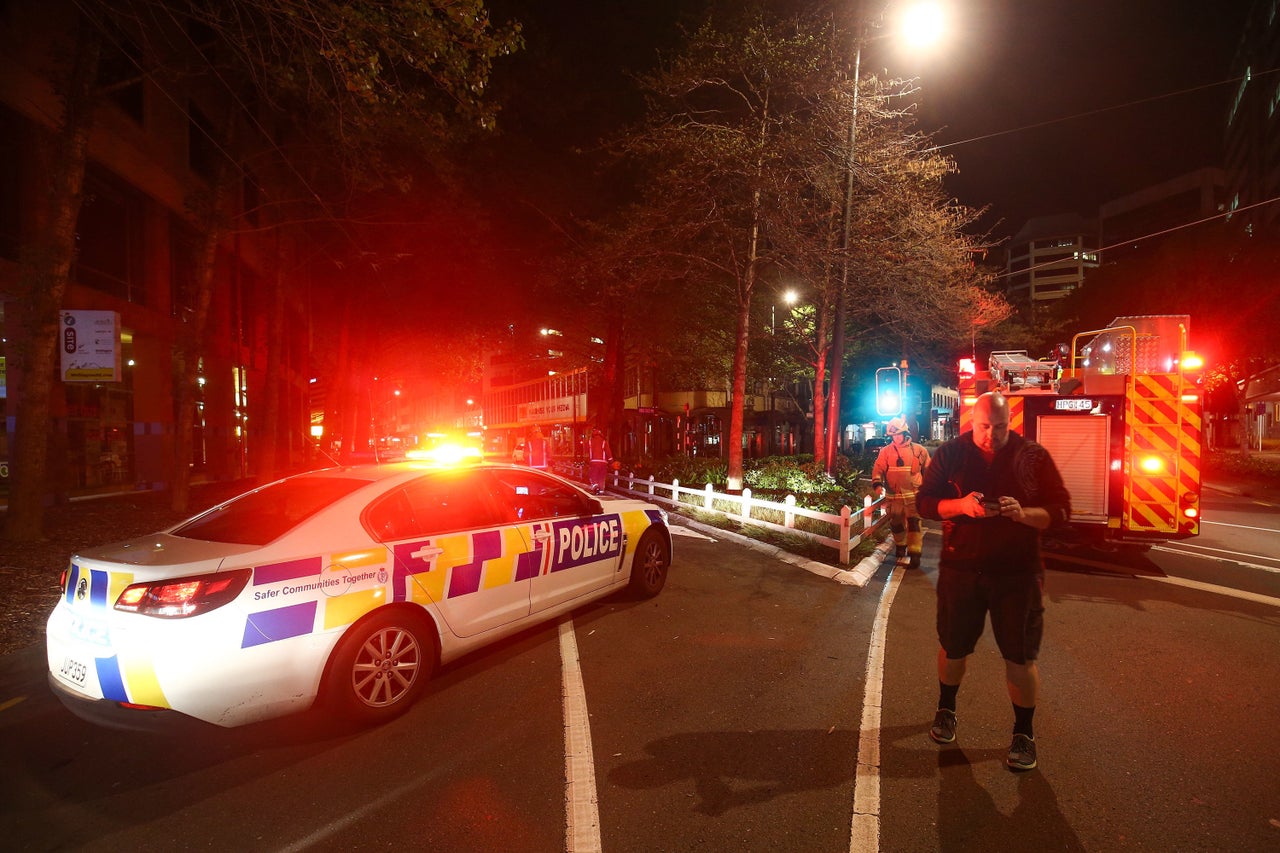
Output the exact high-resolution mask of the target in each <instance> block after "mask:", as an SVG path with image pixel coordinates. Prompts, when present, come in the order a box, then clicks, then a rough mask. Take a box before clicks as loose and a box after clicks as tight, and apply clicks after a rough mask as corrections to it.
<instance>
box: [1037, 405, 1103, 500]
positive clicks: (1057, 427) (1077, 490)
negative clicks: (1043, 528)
mask: <svg viewBox="0 0 1280 853" xmlns="http://www.w3.org/2000/svg"><path fill="white" fill-rule="evenodd" d="M1110 431H1111V419H1110V418H1108V417H1105V416H1101V415H1083V416H1082V415H1075V416H1064V415H1045V416H1042V417H1040V418H1039V419H1038V420H1037V422H1036V440H1037V441H1038V442H1040V444H1042V445H1043V446H1044V447H1045V449H1046V450H1048V451H1049V455H1051V456H1052V457H1053V461H1054V464H1056V465H1057V466H1058V472H1059V473H1060V474H1062V482H1063V483H1064V484H1065V485H1066V487H1067V491H1068V492H1070V493H1071V520H1072V521H1098V522H1105V521H1106V520H1107V481H1108V478H1107V469H1108V464H1107V463H1108V453H1107V436H1108V435H1109V434H1110Z"/></svg>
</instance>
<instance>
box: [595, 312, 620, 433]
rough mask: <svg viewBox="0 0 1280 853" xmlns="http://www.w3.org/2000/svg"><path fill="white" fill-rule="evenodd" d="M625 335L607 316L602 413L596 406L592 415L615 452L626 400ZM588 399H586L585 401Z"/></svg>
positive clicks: (612, 315)
mask: <svg viewBox="0 0 1280 853" xmlns="http://www.w3.org/2000/svg"><path fill="white" fill-rule="evenodd" d="M625 362H626V331H625V327H624V325H623V322H622V318H621V317H620V316H618V315H617V313H616V312H611V313H610V315H609V321H608V327H607V331H606V333H605V350H604V371H603V376H602V377H601V384H602V386H603V387H602V388H601V389H600V390H601V391H603V392H604V395H603V396H604V404H603V409H601V408H600V404H599V403H597V411H595V412H592V417H593V418H594V419H595V423H596V425H597V426H599V427H600V428H601V429H602V430H604V435H605V438H606V439H608V441H609V447H610V448H612V449H613V450H614V452H615V453H617V452H618V450H620V449H621V448H622V447H623V446H624V445H623V443H622V410H623V406H624V400H625V399H626V382H625V380H626V369H625V367H626V365H625ZM588 399H590V398H588Z"/></svg>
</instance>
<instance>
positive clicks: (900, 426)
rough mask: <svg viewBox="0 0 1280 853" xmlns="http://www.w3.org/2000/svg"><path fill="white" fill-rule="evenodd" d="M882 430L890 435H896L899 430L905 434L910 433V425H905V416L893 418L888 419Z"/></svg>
mask: <svg viewBox="0 0 1280 853" xmlns="http://www.w3.org/2000/svg"><path fill="white" fill-rule="evenodd" d="M884 431H885V434H886V435H890V436H894V435H897V434H898V433H900V432H905V433H906V434H907V435H910V434H911V427H909V426H907V419H906V418H894V419H893V420H891V421H889V423H888V425H887V426H885V428H884Z"/></svg>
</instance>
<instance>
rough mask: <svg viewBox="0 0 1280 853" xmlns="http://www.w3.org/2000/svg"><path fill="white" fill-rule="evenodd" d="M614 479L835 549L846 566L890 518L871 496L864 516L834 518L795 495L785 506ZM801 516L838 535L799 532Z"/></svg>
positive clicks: (626, 477)
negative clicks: (776, 516)
mask: <svg viewBox="0 0 1280 853" xmlns="http://www.w3.org/2000/svg"><path fill="white" fill-rule="evenodd" d="M610 479H611V481H612V486H613V488H614V490H616V491H619V492H628V493H630V494H633V495H639V496H642V497H645V498H646V499H648V500H650V501H653V502H655V503H663V504H668V505H673V506H674V505H681V506H686V507H687V506H693V507H695V508H697V509H701V510H703V511H705V512H712V513H716V514H717V515H722V516H724V517H725V518H732V519H733V520H734V521H739V522H742V523H743V524H751V525H755V526H757V527H765V528H768V529H770V530H776V531H778V532H779V533H788V534H791V535H794V536H804V537H806V538H808V539H811V540H813V541H815V542H820V543H822V544H823V545H827V546H829V547H831V548H835V549H836V551H837V552H839V555H840V564H841V565H842V566H843V565H848V564H849V563H850V554H851V553H852V552H853V549H854V548H856V547H858V543H860V542H861V541H862V539H863V537H865V536H870V535H871V534H873V533H874V532H875V530H876V529H877V528H878V527H880V525H881V524H883V523H884V521H885V519H886V518H888V516H887V515H886V514H885V511H884V499H883V498H882V499H880V500H872V498H871V496H870V495H868V496H867V497H865V498H864V499H863V506H862V510H861V511H860V512H857V513H855V512H854V510H853V509H851V508H850V507H849V506H847V505H846V506H843V507H841V508H840V514H839V515H834V514H832V513H829V512H819V511H818V510H814V509H808V508H806V507H802V506H797V505H796V497H795V495H787V496H786V498H785V499H784V501H783V502H782V503H777V502H775V501H767V500H761V499H759V498H755V497H752V495H751V489H750V488H746V489H743V490H742V494H741V495H733V494H728V493H725V492H717V491H715V490H714V489H713V488H712V487H711V484H710V483H707V485H706V486H705V487H704V488H701V489H690V488H686V487H684V486H681V485H680V481H679V480H675V481H674V482H671V483H662V482H658V481H656V480H655V479H654V478H653V477H652V476H650V477H649V478H648V479H647V480H646V479H643V478H637V477H636V476H635V475H634V474H632V473H630V472H627V473H622V472H618V471H611V472H610ZM681 495H688V496H690V497H692V498H696V499H697V502H696V503H690V502H688V501H682V500H681V499H680V497H681ZM726 501H727V502H729V503H730V504H731V505H733V506H734V509H733V510H732V511H726V510H723V509H720V508H719V507H717V506H716V505H715V504H716V503H717V502H726ZM698 503H700V504H701V506H699V505H698ZM758 510H773V511H774V512H776V513H781V514H782V517H783V523H782V524H775V523H774V522H771V521H766V520H764V519H762V518H755V517H753V516H752V512H753V511H758ZM797 516H800V517H804V518H812V519H815V520H817V521H820V522H824V523H826V524H828V525H831V527H832V528H833V529H834V530H833V532H834V533H835V535H834V536H824V535H822V534H820V533H814V532H812V531H808V530H799V529H797V528H796V526H795V521H796V517H797ZM855 528H857V530H858V532H854V529H855Z"/></svg>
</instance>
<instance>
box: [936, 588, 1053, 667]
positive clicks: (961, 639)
mask: <svg viewBox="0 0 1280 853" xmlns="http://www.w3.org/2000/svg"><path fill="white" fill-rule="evenodd" d="M1043 594H1044V575H1043V574H1041V573H1039V572H1014V573H1011V574H990V573H986V572H966V571H959V570H956V569H945V568H944V569H942V570H941V571H940V572H939V573H938V642H939V644H941V646H942V648H943V650H944V651H945V652H946V654H947V657H948V658H950V659H951V660H959V659H960V658H963V657H967V656H969V655H970V654H972V653H973V650H974V647H975V646H977V644H978V638H979V637H981V636H982V629H983V627H984V625H985V623H986V621H987V614H988V613H990V614H991V633H992V634H993V635H994V636H995V638H996V645H997V646H999V648H1000V654H1001V656H1002V657H1003V658H1004V659H1005V660H1007V661H1009V662H1010V663H1016V664H1024V663H1027V662H1029V661H1033V660H1035V659H1036V658H1037V657H1038V656H1039V654H1040V638H1041V637H1042V636H1043V634H1044V600H1043Z"/></svg>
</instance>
